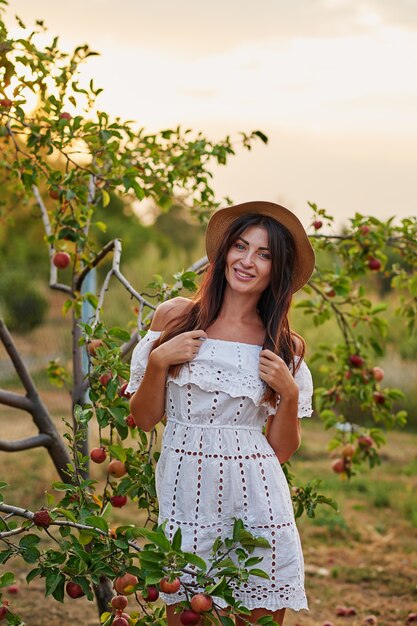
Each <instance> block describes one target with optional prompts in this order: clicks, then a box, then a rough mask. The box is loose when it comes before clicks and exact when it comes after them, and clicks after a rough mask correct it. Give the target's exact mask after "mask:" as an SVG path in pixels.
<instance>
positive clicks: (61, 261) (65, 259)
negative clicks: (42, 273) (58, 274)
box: [52, 252, 71, 270]
mask: <svg viewBox="0 0 417 626" xmlns="http://www.w3.org/2000/svg"><path fill="white" fill-rule="evenodd" d="M52 262H53V264H54V265H55V267H58V268H59V269H60V270H64V269H65V268H66V267H68V265H69V264H70V262H71V257H70V255H69V254H68V252H56V253H55V254H54V256H53V258H52Z"/></svg>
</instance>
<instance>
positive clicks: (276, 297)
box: [154, 213, 305, 405]
mask: <svg viewBox="0 0 417 626" xmlns="http://www.w3.org/2000/svg"><path fill="white" fill-rule="evenodd" d="M249 226H262V227H263V228H265V229H266V231H267V233H268V240H269V249H270V254H271V259H272V266H271V280H270V283H269V285H268V287H267V288H266V289H265V290H264V291H263V293H262V295H261V297H260V299H259V301H258V305H257V310H258V314H259V316H260V318H261V320H262V322H263V325H264V327H265V331H266V334H265V341H264V344H263V349H268V350H272V351H273V352H275V353H276V354H278V355H279V356H280V357H281V358H282V359H283V360H284V361H285V363H286V364H287V365H288V366H291V368H292V372H293V373H295V372H296V370H297V369H298V367H299V366H300V364H301V360H302V357H303V356H304V352H305V343H304V340H303V339H302V337H300V335H298V334H297V333H295V332H294V331H292V330H291V329H290V325H289V321H288V312H289V308H290V305H291V300H292V276H293V270H294V259H295V256H296V251H295V246H294V240H293V238H292V235H291V234H290V232H289V231H288V230H287V228H285V226H283V225H282V224H280V223H279V222H277V221H276V220H274V219H273V218H271V217H268V216H264V215H259V214H257V213H248V214H245V215H241V216H240V217H237V218H236V219H235V220H234V221H233V222H232V223H231V224H230V226H229V228H228V229H227V231H226V232H225V234H224V238H223V241H222V244H221V245H220V247H219V249H218V250H217V253H216V256H215V258H214V260H213V262H212V263H210V265H209V266H208V269H207V271H206V274H205V276H204V278H203V280H202V283H201V285H200V288H199V290H198V292H197V293H196V295H195V296H194V298H193V301H192V305H191V307H190V309H189V310H188V311H187V312H186V313H184V314H183V315H182V316H180V317H178V318H176V319H175V320H174V321H173V322H172V323H171V324H170V325H169V326H168V328H167V329H166V330H165V331H164V332H163V333H162V334H161V337H160V338H159V341H157V342H156V343H155V345H154V347H157V346H158V345H160V344H161V343H164V342H166V341H169V340H170V339H172V338H173V337H176V336H177V335H179V334H181V333H184V332H187V331H190V330H196V329H202V330H206V329H207V328H209V327H210V326H211V324H213V323H214V321H215V320H216V319H217V317H218V315H219V313H220V309H221V306H222V303H223V297H224V291H225V288H226V284H227V283H226V276H225V269H226V256H227V253H228V252H229V250H230V248H231V246H232V245H233V244H234V243H235V241H236V240H237V239H238V237H239V236H240V235H241V234H242V233H243V231H244V230H246V228H248V227H249ZM294 337H298V339H299V341H300V343H301V355H300V356H301V358H300V359H299V362H298V363H297V364H296V363H295V359H294V356H295V351H296V344H295V341H294ZM181 367H182V365H171V367H170V368H169V373H170V374H171V375H172V376H173V377H176V376H178V373H179V371H180V369H181ZM263 400H264V401H267V402H269V403H270V404H271V405H272V404H273V403H275V401H276V393H275V391H274V390H273V389H272V388H271V387H269V386H267V389H266V392H265V395H264V398H263Z"/></svg>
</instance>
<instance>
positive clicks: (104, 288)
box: [92, 239, 156, 326]
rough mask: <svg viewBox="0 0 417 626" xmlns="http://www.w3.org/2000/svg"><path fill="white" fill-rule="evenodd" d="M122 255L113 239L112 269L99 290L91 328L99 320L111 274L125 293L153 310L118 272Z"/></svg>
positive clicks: (116, 241) (119, 242) (118, 245)
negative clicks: (123, 288)
mask: <svg viewBox="0 0 417 626" xmlns="http://www.w3.org/2000/svg"><path fill="white" fill-rule="evenodd" d="M121 254H122V244H121V241H120V239H115V240H114V255H113V263H112V268H111V270H109V272H108V273H107V275H106V278H105V279H104V282H103V285H102V287H101V289H100V295H99V299H98V304H97V308H96V314H95V316H94V320H93V324H92V325H93V326H95V325H96V324H97V323H98V321H99V319H100V312H101V309H102V307H103V302H104V297H105V295H106V291H108V289H109V284H110V279H111V277H112V276H113V274H114V275H115V276H116V278H117V279H118V281H119V282H121V283H122V285H123V286H124V287H125V288H126V289H127V291H128V292H129V293H130V294H131V295H132V296H133V297H134V298H136V300H139V302H141V303H143V305H146V306H148V307H149V308H151V309H155V308H156V307H155V305H154V304H152V303H151V302H148V301H147V300H145V299H144V298H143V296H141V295H140V293H138V292H137V291H136V289H134V288H133V287H132V285H131V284H130V283H129V281H128V280H127V278H125V277H124V276H123V274H122V273H121V271H120V257H121Z"/></svg>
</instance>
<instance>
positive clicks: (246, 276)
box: [233, 267, 255, 280]
mask: <svg viewBox="0 0 417 626" xmlns="http://www.w3.org/2000/svg"><path fill="white" fill-rule="evenodd" d="M233 271H234V272H235V274H236V276H237V277H238V278H239V279H240V280H251V279H252V278H255V277H254V276H253V274H249V273H248V272H244V271H242V270H239V269H237V268H236V267H234V268H233Z"/></svg>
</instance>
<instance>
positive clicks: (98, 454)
mask: <svg viewBox="0 0 417 626" xmlns="http://www.w3.org/2000/svg"><path fill="white" fill-rule="evenodd" d="M106 457H107V452H106V448H93V449H92V450H91V452H90V459H91V460H92V461H94V463H103V462H104V461H105V460H106Z"/></svg>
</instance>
